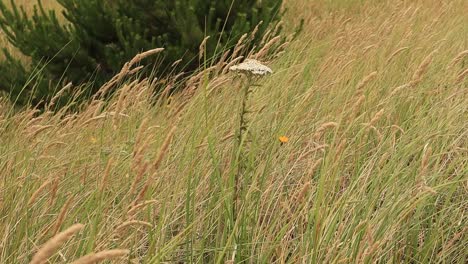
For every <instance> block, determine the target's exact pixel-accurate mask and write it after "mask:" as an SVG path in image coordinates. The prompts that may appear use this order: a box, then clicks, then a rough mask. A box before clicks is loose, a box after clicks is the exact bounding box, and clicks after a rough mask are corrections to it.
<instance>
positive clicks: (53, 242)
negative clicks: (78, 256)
mask: <svg viewBox="0 0 468 264" xmlns="http://www.w3.org/2000/svg"><path fill="white" fill-rule="evenodd" d="M83 227H84V225H82V224H75V225H72V226H71V227H69V228H67V229H66V230H65V231H63V232H61V233H58V234H57V235H56V236H54V237H53V238H51V239H50V240H49V241H47V242H46V243H45V244H44V245H43V246H42V247H41V248H40V249H39V250H38V251H37V253H36V254H35V255H34V256H33V258H32V260H31V262H30V264H44V263H46V262H47V260H48V259H49V258H50V257H51V256H52V255H53V254H54V253H55V252H56V251H57V249H59V248H60V247H61V246H62V245H63V244H64V243H65V242H66V241H67V240H68V239H70V238H71V237H72V236H73V235H74V234H75V233H76V232H78V231H80V230H81V229H83Z"/></svg>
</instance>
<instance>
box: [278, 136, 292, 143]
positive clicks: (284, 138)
mask: <svg viewBox="0 0 468 264" xmlns="http://www.w3.org/2000/svg"><path fill="white" fill-rule="evenodd" d="M278 139H279V141H280V142H281V143H288V141H289V138H288V137H286V136H281V137H279V138H278Z"/></svg>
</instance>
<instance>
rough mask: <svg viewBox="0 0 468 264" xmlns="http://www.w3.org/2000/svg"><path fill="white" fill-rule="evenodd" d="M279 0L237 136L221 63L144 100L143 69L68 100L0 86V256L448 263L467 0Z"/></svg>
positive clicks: (456, 209) (463, 99)
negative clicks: (278, 25) (269, 48)
mask: <svg viewBox="0 0 468 264" xmlns="http://www.w3.org/2000/svg"><path fill="white" fill-rule="evenodd" d="M286 5H287V6H288V7H289V10H290V11H289V15H288V16H287V19H289V20H288V21H286V22H287V24H288V23H289V22H293V20H294V19H295V18H297V17H300V16H302V17H303V18H305V25H304V31H303V32H302V33H301V35H300V36H299V37H298V39H297V40H295V41H294V42H292V43H290V45H289V46H288V47H287V49H286V52H285V53H283V54H282V55H281V56H279V57H278V58H277V59H274V60H272V61H270V62H267V65H268V66H269V67H271V68H272V69H273V71H274V73H273V74H272V75H270V76H266V77H264V78H261V79H259V80H258V85H259V86H257V87H253V88H252V89H253V93H252V94H251V96H250V98H249V100H248V101H247V105H248V109H249V113H248V114H246V117H247V131H248V133H247V136H246V138H245V140H243V141H242V142H240V143H239V142H237V141H236V139H237V138H238V133H239V132H238V131H239V125H238V124H239V115H240V110H239V109H241V106H240V104H241V101H242V96H241V91H242V89H243V88H242V84H241V83H240V82H239V78H241V77H239V76H236V75H235V74H233V73H228V74H226V75H219V76H218V77H216V78H214V79H206V78H204V79H202V80H201V81H199V82H198V83H196V84H194V86H193V87H194V89H191V90H190V92H183V93H180V94H176V95H174V96H173V97H171V98H170V100H169V99H167V100H163V101H160V102H159V103H158V104H156V105H154V104H153V105H152V104H151V103H150V101H149V99H148V98H149V96H148V95H149V89H148V87H149V84H148V82H147V81H145V80H136V81H133V82H129V83H127V84H125V85H123V86H122V88H121V89H120V91H119V92H118V93H117V94H116V95H115V98H114V99H112V101H111V102H109V103H108V104H105V103H104V102H102V101H99V100H96V101H93V102H92V103H90V104H89V105H88V106H86V107H84V109H83V111H81V112H80V113H75V114H65V113H63V112H58V113H55V114H54V113H52V112H45V113H42V114H36V112H35V110H33V109H26V110H24V111H21V112H17V113H14V114H13V113H12V112H11V111H10V109H11V107H10V106H9V104H8V103H7V102H5V101H1V100H0V135H1V136H0V216H1V217H0V263H29V262H30V261H31V260H32V259H33V256H34V255H35V254H36V252H38V251H39V253H38V254H36V256H35V258H34V261H37V260H38V259H39V262H37V263H41V262H40V259H41V258H43V259H47V258H49V257H50V258H49V263H69V262H71V261H73V260H76V259H78V258H80V257H82V256H85V255H87V254H93V252H101V251H104V252H101V253H98V254H95V255H91V256H88V257H87V259H84V260H83V261H82V262H79V263H93V262H92V260H91V259H92V258H95V259H99V258H111V257H113V258H114V259H113V261H115V263H185V262H186V263H191V262H196V263H466V262H467V251H466V248H467V246H468V239H467V231H468V229H467V210H468V202H467V197H468V196H467V192H468V177H467V176H468V89H467V84H468V82H467V80H468V79H467V78H466V74H467V69H466V67H467V64H468V28H467V25H468V17H467V16H466V13H467V12H466V11H467V10H468V2H466V1H463V0H452V1H439V0H426V1H391V0H382V1H344V0H343V1H330V0H319V1H306V0H297V1H296V0H289V1H286ZM280 137H281V139H282V140H283V142H280V140H279V138H280ZM285 137H286V138H287V139H288V140H286V138H285ZM286 141H287V142H286ZM77 224H82V225H77ZM61 232H62V233H61ZM57 234H58V235H57ZM55 235H56V236H55ZM54 236H55V238H53V237H54ZM463 248H465V249H463ZM108 250H111V251H108Z"/></svg>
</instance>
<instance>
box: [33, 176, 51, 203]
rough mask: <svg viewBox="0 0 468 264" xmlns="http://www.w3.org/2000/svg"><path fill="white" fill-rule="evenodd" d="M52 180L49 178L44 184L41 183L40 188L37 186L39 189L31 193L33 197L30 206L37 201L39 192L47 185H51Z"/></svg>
mask: <svg viewBox="0 0 468 264" xmlns="http://www.w3.org/2000/svg"><path fill="white" fill-rule="evenodd" d="M50 182H51V180H47V181H45V182H44V183H43V184H41V186H39V188H37V190H36V191H35V192H34V193H33V194H32V195H31V198H29V201H28V206H31V205H33V204H34V203H35V202H36V199H37V197H39V194H40V193H41V192H42V191H43V190H44V189H45V188H46V187H47V185H49V183H50Z"/></svg>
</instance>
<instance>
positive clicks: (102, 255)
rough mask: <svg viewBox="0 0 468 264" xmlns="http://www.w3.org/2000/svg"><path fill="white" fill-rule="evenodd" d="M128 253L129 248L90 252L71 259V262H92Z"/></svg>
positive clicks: (80, 263)
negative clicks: (73, 259)
mask: <svg viewBox="0 0 468 264" xmlns="http://www.w3.org/2000/svg"><path fill="white" fill-rule="evenodd" d="M128 254H130V250H127V249H111V250H104V251H101V252H98V253H91V254H89V255H86V256H84V257H81V258H79V259H77V260H75V261H73V262H72V263H71V264H94V263H99V262H101V261H104V260H107V259H114V258H120V257H124V256H126V255H128Z"/></svg>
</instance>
